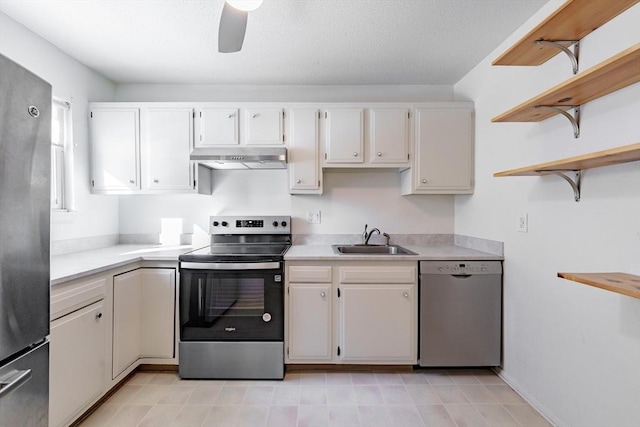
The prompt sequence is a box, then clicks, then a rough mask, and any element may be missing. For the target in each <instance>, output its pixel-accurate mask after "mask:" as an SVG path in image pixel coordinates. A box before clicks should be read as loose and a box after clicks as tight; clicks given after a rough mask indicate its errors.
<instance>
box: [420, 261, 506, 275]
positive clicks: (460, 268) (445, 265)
mask: <svg viewBox="0 0 640 427" xmlns="http://www.w3.org/2000/svg"><path fill="white" fill-rule="evenodd" d="M420 273H421V274H466V275H470V274H501V273H502V263H501V262H500V261H422V262H421V263H420Z"/></svg>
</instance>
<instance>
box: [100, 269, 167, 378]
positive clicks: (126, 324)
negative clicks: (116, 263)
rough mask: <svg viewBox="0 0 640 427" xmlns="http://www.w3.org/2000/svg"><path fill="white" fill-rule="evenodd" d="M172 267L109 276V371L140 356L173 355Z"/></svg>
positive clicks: (117, 370) (119, 369)
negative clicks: (110, 347) (110, 324)
mask: <svg viewBox="0 0 640 427" xmlns="http://www.w3.org/2000/svg"><path fill="white" fill-rule="evenodd" d="M175 274H176V273H175V269H172V268H167V269H162V268H139V269H136V270H133V271H129V272H127V273H123V274H120V275H117V276H114V278H113V371H112V378H116V377H117V376H118V375H120V374H121V373H122V372H124V371H125V370H126V369H127V368H128V367H130V366H131V365H132V364H134V363H135V362H136V361H137V360H138V359H140V358H163V359H171V358H172V357H173V356H174V313H175V282H176V280H175V277H176V276H175Z"/></svg>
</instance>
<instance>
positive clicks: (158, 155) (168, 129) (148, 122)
mask: <svg viewBox="0 0 640 427" xmlns="http://www.w3.org/2000/svg"><path fill="white" fill-rule="evenodd" d="M142 115H143V117H144V120H143V126H142V135H143V142H142V151H143V153H144V157H143V158H144V160H145V162H144V163H143V165H142V166H143V168H142V169H143V176H144V187H145V188H147V189H150V190H191V189H193V179H194V177H193V167H192V164H191V162H190V161H189V154H190V153H191V150H192V148H193V110H192V109H191V108H148V109H145V110H143V111H142Z"/></svg>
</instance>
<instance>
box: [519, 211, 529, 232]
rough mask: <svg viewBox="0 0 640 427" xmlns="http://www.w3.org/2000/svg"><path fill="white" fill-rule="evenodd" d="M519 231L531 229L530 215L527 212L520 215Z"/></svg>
mask: <svg viewBox="0 0 640 427" xmlns="http://www.w3.org/2000/svg"><path fill="white" fill-rule="evenodd" d="M518 231H519V232H520V233H526V232H528V231H529V215H528V214H527V213H522V214H520V215H518Z"/></svg>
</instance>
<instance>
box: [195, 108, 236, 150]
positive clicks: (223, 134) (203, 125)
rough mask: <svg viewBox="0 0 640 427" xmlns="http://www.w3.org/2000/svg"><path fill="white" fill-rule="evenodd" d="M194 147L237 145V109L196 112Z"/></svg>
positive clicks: (206, 109)
mask: <svg viewBox="0 0 640 427" xmlns="http://www.w3.org/2000/svg"><path fill="white" fill-rule="evenodd" d="M197 118H198V133H197V134H198V137H197V138H196V146H198V147H211V146H217V145H237V144H238V143H239V142H240V139H239V138H238V109H237V108H202V109H200V110H199V111H198V117H197Z"/></svg>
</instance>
